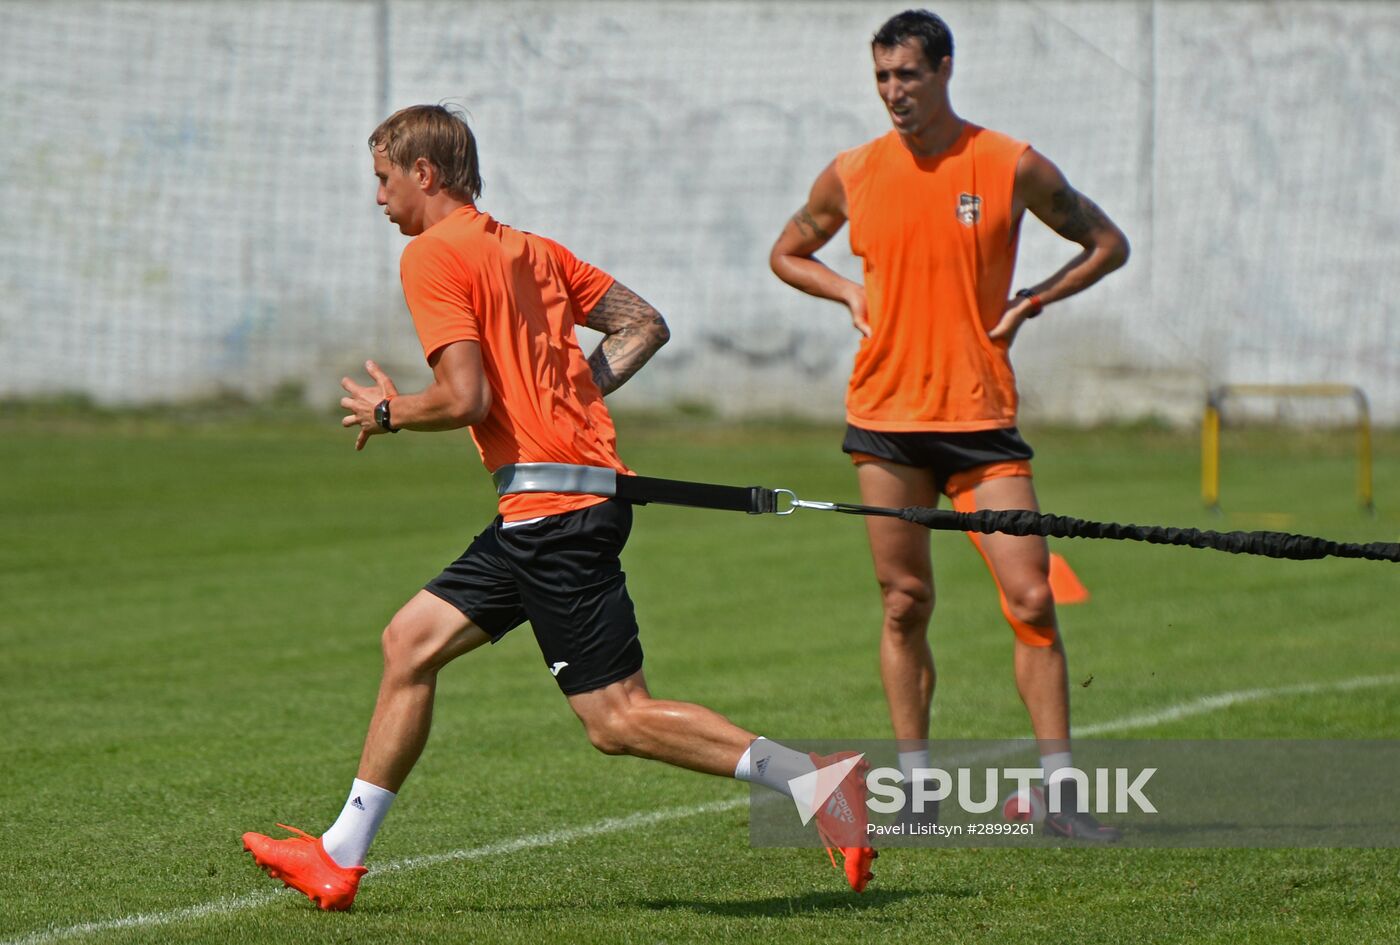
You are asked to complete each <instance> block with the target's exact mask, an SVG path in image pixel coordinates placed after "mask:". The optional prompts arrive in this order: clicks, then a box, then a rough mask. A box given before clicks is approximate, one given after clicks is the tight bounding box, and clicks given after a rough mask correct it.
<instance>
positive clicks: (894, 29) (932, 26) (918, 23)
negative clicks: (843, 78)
mask: <svg viewBox="0 0 1400 945" xmlns="http://www.w3.org/2000/svg"><path fill="white" fill-rule="evenodd" d="M909 39H917V40H918V41H919V44H920V45H922V46H923V47H924V58H925V59H927V60H928V64H929V68H931V69H937V68H938V64H939V63H940V62H942V61H943V57H944V56H951V55H952V54H953V31H952V30H950V29H948V24H947V23H944V22H943V18H942V17H940V16H939V15H938V14H936V13H930V12H929V11H928V10H905V11H904V12H903V13H899V14H896V15H894V16H892V17H890V18H889V19H888V20H886V21H885V25H884V26H882V27H880V28H879V29H878V30H877V31H876V32H875V38H874V39H872V40H871V41H870V45H871V47H872V48H873V47H876V46H879V47H881V48H884V49H893V48H894V47H895V46H898V45H900V44H901V43H903V42H905V41H906V40H909Z"/></svg>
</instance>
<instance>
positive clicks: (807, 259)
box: [768, 164, 870, 336]
mask: <svg viewBox="0 0 1400 945" xmlns="http://www.w3.org/2000/svg"><path fill="white" fill-rule="evenodd" d="M845 222H846V192H845V188H843V187H842V186H841V178H840V177H838V176H837V174H836V165H835V164H829V165H827V167H826V169H825V170H823V171H822V172H821V174H819V175H817V179H816V182H815V183H813V184H812V191H811V193H810V194H809V195H808V197H807V203H806V205H805V206H803V207H802V209H801V210H798V211H797V213H795V214H793V216H792V219H790V220H788V222H787V225H786V226H784V227H783V232H782V233H780V234H779V235H778V240H777V242H775V243H774V244H773V250H772V252H770V253H769V254H768V265H769V266H771V267H772V269H773V274H774V275H776V276H777V277H778V278H779V279H781V280H783V281H784V282H786V283H787V284H788V285H790V286H792V287H793V288H795V289H801V290H802V291H803V292H806V293H807V294H808V295H815V296H816V297H817V298H821V299H830V300H831V301H833V302H841V303H842V304H844V305H845V306H846V307H847V308H849V309H850V311H851V322H852V324H854V325H855V327H856V328H857V330H859V331H860V333H861V334H863V335H867V336H868V335H869V334H870V327H869V325H868V324H867V322H866V317H865V289H864V288H863V287H862V286H861V285H860V284H859V283H855V282H852V281H851V280H850V279H847V278H845V277H844V276H842V275H840V274H838V273H836V272H834V271H833V270H831V269H829V268H827V266H826V265H825V264H824V263H822V261H821V260H819V259H817V257H816V255H815V254H816V252H817V250H819V249H821V248H822V247H823V246H825V245H826V244H827V243H829V242H830V241H831V238H832V237H833V236H835V235H836V232H837V231H838V230H840V229H841V227H842V226H843V225H844V224H845Z"/></svg>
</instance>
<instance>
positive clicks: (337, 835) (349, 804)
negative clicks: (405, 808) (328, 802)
mask: <svg viewBox="0 0 1400 945" xmlns="http://www.w3.org/2000/svg"><path fill="white" fill-rule="evenodd" d="M394 797H395V794H394V792H393V791H386V790H384V789H383V788H382V787H379V786H378V785H376V784H370V783H369V782H368V781H361V780H360V779H359V778H356V779H355V781H354V783H353V784H351V785H350V796H349V797H347V798H346V799H345V807H343V808H342V809H341V811H340V816H339V817H337V818H336V820H335V823H333V824H331V826H330V828H329V829H328V830H327V831H326V832H325V833H323V834H321V845H322V846H323V847H325V848H326V855H327V856H329V857H330V858H331V859H332V860H335V861H336V863H338V864H339V865H341V866H363V865H364V862H365V854H366V853H368V852H369V845H370V844H371V843H373V842H374V835H375V834H377V833H378V832H379V825H380V824H381V823H383V822H384V815H385V814H387V813H389V805H391V804H393V803H394Z"/></svg>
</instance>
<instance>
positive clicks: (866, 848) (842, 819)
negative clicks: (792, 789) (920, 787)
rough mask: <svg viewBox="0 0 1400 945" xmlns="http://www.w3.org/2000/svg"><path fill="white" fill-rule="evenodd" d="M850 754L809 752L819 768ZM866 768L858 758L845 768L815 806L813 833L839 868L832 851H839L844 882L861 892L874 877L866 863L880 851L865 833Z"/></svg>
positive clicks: (866, 821) (873, 858) (845, 757)
mask: <svg viewBox="0 0 1400 945" xmlns="http://www.w3.org/2000/svg"><path fill="white" fill-rule="evenodd" d="M854 756H855V752H851V751H842V752H837V753H836V754H834V755H825V756H823V755H818V754H815V753H813V754H812V756H811V757H812V760H813V761H814V762H816V765H817V767H818V768H819V769H820V768H825V767H827V766H829V765H832V764H835V763H837V762H839V761H844V760H845V759H847V758H852V757H854ZM869 770H870V765H868V764H866V763H865V761H863V760H862V761H861V762H860V763H859V764H857V765H854V766H853V767H852V768H851V770H849V771H847V772H846V776H845V777H843V778H842V779H841V783H840V784H839V785H837V787H836V790H834V791H832V792H831V794H830V796H828V797H827V799H826V801H825V802H824V803H823V804H822V805H821V807H819V808H818V809H817V811H816V813H815V818H814V819H815V820H816V822H817V835H818V836H819V837H821V839H822V842H823V843H825V844H826V855H827V856H828V857H830V858H831V865H832V866H834V867H837V868H838V869H839V868H840V867H839V865H838V864H837V862H836V852H837V851H840V853H841V858H842V860H844V861H845V867H846V882H848V883H850V884H851V888H852V889H854V890H855V891H856V892H864V891H865V886H866V884H867V883H869V882H870V881H871V880H872V879H874V878H875V874H874V873H872V872H871V871H870V865H871V863H872V862H874V860H875V858H876V857H878V856H879V855H880V854H878V853H876V852H875V849H874V848H873V847H872V846H871V845H870V838H869V837H867V836H866V826H867V824H868V822H869V814H868V813H867V812H866V807H865V797H866V790H865V774H866V772H868V771H869Z"/></svg>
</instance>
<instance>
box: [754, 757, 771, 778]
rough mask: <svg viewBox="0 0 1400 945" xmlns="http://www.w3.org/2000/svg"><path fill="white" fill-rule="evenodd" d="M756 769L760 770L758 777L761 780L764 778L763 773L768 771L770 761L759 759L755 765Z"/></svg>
mask: <svg viewBox="0 0 1400 945" xmlns="http://www.w3.org/2000/svg"><path fill="white" fill-rule="evenodd" d="M754 767H755V768H757V769H758V776H759V777H760V778H761V777H763V773H764V772H765V771H767V770H768V759H767V758H760V759H758V761H757V762H756V763H755V764H754Z"/></svg>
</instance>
